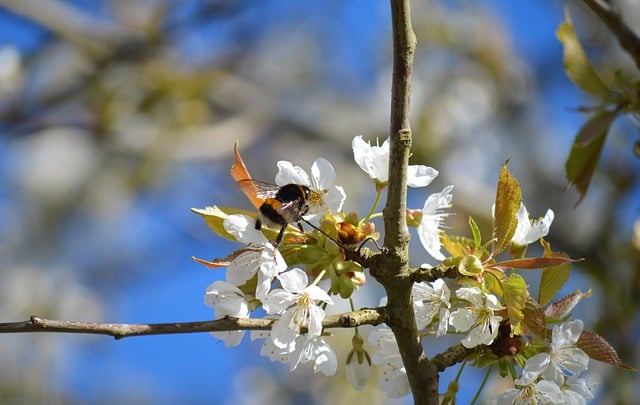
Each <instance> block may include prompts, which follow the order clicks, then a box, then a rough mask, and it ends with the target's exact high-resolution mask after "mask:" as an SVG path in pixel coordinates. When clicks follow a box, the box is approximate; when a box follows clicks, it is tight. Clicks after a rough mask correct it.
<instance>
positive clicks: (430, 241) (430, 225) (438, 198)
mask: <svg viewBox="0 0 640 405" xmlns="http://www.w3.org/2000/svg"><path fill="white" fill-rule="evenodd" d="M452 191H453V186H446V187H445V188H444V189H443V190H442V191H441V192H440V193H434V194H431V195H430V196H429V197H428V198H427V200H426V201H425V203H424V207H423V208H422V218H421V220H420V224H419V225H418V229H417V231H418V237H419V238H420V243H422V246H423V247H424V248H425V250H426V251H427V252H428V253H429V254H430V255H431V257H433V258H434V259H436V260H444V259H445V257H444V255H443V254H442V252H441V249H442V245H441V243H440V225H441V224H442V221H443V220H444V218H446V217H447V216H448V215H449V214H447V213H443V212H442V209H443V208H449V207H451V199H452V198H453V196H452V194H451V192H452Z"/></svg>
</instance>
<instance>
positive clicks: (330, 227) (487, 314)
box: [201, 136, 592, 404]
mask: <svg viewBox="0 0 640 405" xmlns="http://www.w3.org/2000/svg"><path fill="white" fill-rule="evenodd" d="M352 148H353V154H354V160H355V162H356V164H357V165H358V166H359V167H360V168H361V169H362V170H363V171H364V172H365V173H366V174H367V175H368V176H369V177H370V179H371V180H372V181H373V184H374V185H375V188H376V191H377V193H378V195H377V198H376V200H375V202H374V203H373V206H372V207H371V209H370V210H369V211H368V214H367V215H366V216H365V217H364V218H362V219H360V217H359V215H358V214H356V213H344V212H343V211H342V207H343V205H344V202H345V199H346V193H345V191H344V189H343V187H341V186H338V185H336V180H337V175H336V173H335V171H334V168H333V166H332V165H331V163H330V162H329V161H327V160H326V159H322V158H319V159H317V160H316V161H315V162H314V164H313V165H312V167H311V175H309V174H308V173H307V172H306V171H305V170H303V169H302V168H301V167H299V166H296V165H294V164H293V163H291V162H287V161H280V162H278V164H277V167H278V172H277V175H276V177H275V183H276V185H277V186H279V187H282V186H285V185H288V184H297V185H300V186H304V187H306V188H308V189H309V190H310V193H311V195H310V196H309V198H308V199H307V200H305V201H303V203H304V204H305V206H304V209H303V210H301V211H300V214H301V217H300V218H297V217H296V216H295V215H292V217H293V218H294V220H295V221H296V222H298V220H299V221H303V222H306V223H307V224H308V225H309V226H311V228H312V229H310V230H308V231H304V229H302V226H299V227H298V228H299V229H296V228H295V227H288V228H287V227H286V225H285V228H283V230H282V231H281V232H280V234H284V238H283V239H282V241H280V239H278V240H277V242H273V238H272V232H273V230H269V229H268V228H262V227H261V226H259V224H260V222H256V217H255V216H251V215H248V214H239V213H237V212H238V210H235V213H232V212H224V211H223V210H218V211H216V212H219V213H218V214H216V215H217V216H216V217H215V218H216V220H219V222H215V221H213V222H214V223H215V224H217V225H218V226H216V225H213V226H212V228H213V229H214V231H216V232H218V233H219V234H221V235H223V236H225V237H228V238H232V239H234V240H236V241H238V242H241V243H242V244H243V247H242V248H240V249H239V250H238V251H236V252H234V253H233V254H232V255H230V256H229V257H228V258H226V259H224V260H216V261H215V262H206V261H202V260H201V262H203V263H205V264H207V265H210V266H212V267H221V266H226V268H227V270H226V277H225V281H222V280H218V281H215V282H214V283H213V284H211V285H210V286H209V287H208V288H207V291H206V294H205V303H206V304H207V305H209V306H210V307H212V308H213V309H214V311H215V318H216V319H221V318H223V317H226V316H230V317H236V318H248V317H249V316H250V315H251V313H252V312H253V311H255V310H256V309H258V308H260V307H261V308H262V309H263V310H264V312H265V313H266V315H267V318H270V319H272V320H273V323H272V325H271V329H270V330H269V331H263V330H260V331H253V332H252V333H251V339H252V340H254V339H264V341H263V344H262V349H261V351H260V353H261V355H263V356H267V357H269V359H270V360H271V361H279V362H282V363H286V364H288V365H289V369H290V370H291V371H293V370H295V369H296V368H297V367H298V366H299V365H301V364H306V365H308V366H309V367H310V368H311V369H312V370H313V372H314V373H315V372H322V373H323V374H325V375H333V374H335V373H336V371H337V369H338V359H337V355H336V353H335V352H334V350H333V349H332V347H331V346H330V342H331V339H332V337H331V335H329V334H328V333H327V332H326V331H324V330H323V321H324V319H325V316H326V310H330V308H331V306H332V305H333V304H334V301H335V300H336V299H338V298H337V297H340V298H342V299H351V294H352V293H353V292H354V291H355V290H357V289H358V288H360V287H361V286H362V285H364V282H365V276H364V272H363V270H364V269H363V268H362V266H361V264H360V263H359V262H358V261H357V260H354V261H352V260H350V259H349V258H348V255H347V254H346V250H348V249H360V247H361V246H362V244H363V243H364V242H366V241H367V240H369V239H373V240H374V241H375V239H377V237H378V234H377V233H376V232H375V226H374V225H373V222H372V220H374V219H375V218H379V217H381V216H382V213H377V212H376V209H377V204H378V201H379V199H380V195H381V193H382V192H383V191H384V189H385V187H386V185H387V184H388V181H389V178H388V160H389V141H388V139H387V140H385V141H384V143H383V144H382V145H371V144H370V143H368V142H365V141H364V140H363V139H362V137H361V136H357V137H355V138H354V139H353V142H352ZM407 175H408V186H409V187H426V186H428V185H429V184H430V183H431V182H432V181H433V180H434V179H435V178H436V176H437V175H438V171H437V170H435V169H433V168H431V167H427V166H423V165H411V166H409V168H408V171H407ZM516 184H517V183H516ZM452 192H453V186H446V187H444V188H443V190H442V191H441V192H438V193H433V194H431V195H429V196H428V197H427V198H426V200H425V202H424V205H423V207H422V209H415V210H411V209H410V210H408V211H407V218H408V219H407V225H408V226H410V227H412V228H415V230H416V233H417V236H418V239H419V240H420V242H421V245H422V247H423V248H424V250H425V251H426V253H428V254H429V255H430V256H431V257H432V258H433V259H434V260H436V261H438V262H442V263H443V264H444V265H449V266H450V265H455V266H456V268H457V270H458V273H459V276H457V277H456V278H455V279H453V280H449V281H448V280H445V279H444V278H437V279H435V280H433V281H425V282H417V283H414V284H413V287H412V299H413V305H414V315H415V319H416V328H417V329H418V330H419V331H420V333H421V336H430V335H435V337H436V338H441V337H443V336H450V338H455V339H457V342H459V343H461V344H462V345H463V346H464V347H465V348H466V349H469V350H473V353H475V356H476V357H475V360H474V361H475V364H477V365H478V366H481V361H479V359H480V358H489V359H494V360H495V361H496V362H498V363H501V364H503V365H504V364H507V369H509V370H512V375H513V377H514V383H515V385H516V388H513V389H511V390H508V391H507V392H505V393H504V394H502V395H500V396H498V397H496V398H494V399H492V401H494V403H498V404H504V403H536V402H535V401H536V400H537V399H540V398H542V399H543V400H542V402H546V403H558V404H559V403H583V402H584V401H586V400H587V399H590V398H592V394H591V385H590V384H589V383H587V382H586V381H585V380H584V379H582V378H580V374H581V373H582V372H583V371H584V370H586V368H587V364H588V361H589V357H588V356H587V355H586V354H585V353H584V352H583V351H582V350H581V349H579V348H577V347H576V346H575V345H576V342H577V339H578V337H579V336H580V333H581V332H582V323H581V321H579V320H576V321H569V322H565V323H562V324H556V325H555V326H554V327H553V331H552V339H550V341H549V342H547V341H546V335H545V333H546V332H545V331H546V328H545V326H544V325H543V326H542V327H541V329H538V330H531V328H530V327H529V326H527V325H526V324H525V323H524V322H522V321H523V319H524V315H522V312H523V311H524V308H525V302H529V303H531V302H534V303H535V300H534V299H533V298H532V297H531V296H530V295H529V293H528V290H527V286H526V283H525V282H524V279H522V278H521V277H520V276H518V275H517V274H515V273H514V272H513V271H510V272H507V271H505V270H506V269H508V268H511V269H513V268H518V266H520V267H521V268H533V267H532V266H534V265H537V264H538V263H541V264H542V265H541V266H537V267H544V266H552V265H561V264H563V263H567V261H568V260H569V259H566V258H564V257H561V256H559V255H555V254H554V253H552V252H551V251H550V249H548V247H547V246H546V245H545V243H546V242H544V240H543V239H542V238H544V237H545V236H546V235H547V234H548V232H549V228H550V226H551V223H552V222H553V219H554V214H553V211H551V210H548V211H547V213H546V215H545V216H544V217H543V218H540V219H537V220H531V219H530V218H529V213H528V211H527V209H526V207H525V206H524V204H522V202H521V201H520V200H518V201H517V204H519V205H515V206H513V205H511V206H508V207H507V208H504V204H503V206H501V207H498V208H494V216H496V219H494V221H495V222H496V223H498V222H499V221H504V217H505V211H509V210H511V211H509V212H511V213H512V215H513V220H514V221H516V222H514V223H513V226H512V227H511V228H512V230H511V233H510V234H509V239H508V240H507V243H504V246H507V245H508V246H510V247H511V248H510V250H509V253H510V254H511V255H512V256H513V255H515V259H513V260H511V261H509V260H507V261H504V262H497V261H496V259H495V257H494V256H495V255H496V254H499V253H500V252H501V251H502V249H503V248H499V249H496V248H494V249H493V250H492V251H489V250H488V249H487V248H486V245H482V244H481V240H480V236H479V232H478V230H477V225H475V222H473V220H472V219H470V225H471V227H472V231H473V233H474V239H473V240H465V239H452V238H449V237H448V236H447V235H446V234H445V232H444V231H443V226H442V225H443V222H444V220H445V219H446V217H447V216H448V212H447V209H448V208H450V207H451V202H452ZM518 193H519V189H518ZM511 194H515V193H511ZM280 203H285V202H283V201H280ZM518 207H519V208H518ZM294 214H295V213H294ZM208 223H209V222H208ZM287 224H289V223H287ZM289 225H295V223H294V224H289ZM298 225H301V224H298ZM495 227H496V228H500V227H501V225H500V224H498V225H495ZM494 239H495V238H494ZM538 240H541V241H542V244H543V246H544V247H545V250H546V251H548V252H547V253H546V254H545V259H544V260H542V261H535V260H533V261H531V260H529V261H527V260H525V259H524V253H525V251H526V247H527V245H529V244H531V243H533V242H535V241H538ZM280 242H282V243H280ZM494 243H495V240H494ZM353 246H355V248H353ZM443 249H445V250H446V251H447V253H449V256H446V255H445V253H443ZM518 260H520V261H518ZM527 266H528V267H527ZM429 267H430V266H429V265H423V266H421V269H428V268H429ZM448 283H449V284H448ZM453 286H455V288H453ZM552 288H553V289H556V290H557V289H559V288H560V286H559V285H553V286H552ZM541 301H542V299H541ZM577 301H579V299H578V300H576V301H575V303H577ZM575 303H574V304H573V305H575ZM532 305H534V308H537V309H534V310H533V311H534V313H535V314H540V316H544V315H542V309H540V307H541V305H539V304H532ZM530 311H531V310H530ZM567 313H568V310H567V311H566V312H565V313H563V315H562V316H563V317H564V316H565V315H566V314H567ZM551 318H552V317H549V319H550V321H551V322H554V321H553V319H551ZM558 318H560V316H558ZM505 331H506V332H505ZM212 335H214V336H215V337H217V338H219V339H221V340H223V341H224V342H225V345H226V346H227V347H229V346H235V345H238V344H239V343H240V341H241V340H242V337H243V335H244V331H229V332H213V333H212ZM366 341H367V342H368V343H369V345H371V347H372V349H371V350H372V355H370V354H369V351H368V350H367V349H366V344H365V339H363V337H362V336H361V335H360V331H359V329H358V328H355V330H354V336H353V339H352V350H351V352H350V353H349V355H348V356H347V359H346V367H347V369H346V374H347V378H348V380H349V382H350V383H351V385H352V386H353V387H354V388H356V389H358V390H361V389H363V387H364V386H365V384H366V383H367V381H368V380H369V378H370V374H371V370H370V369H371V366H372V365H376V366H379V367H380V370H381V373H382V378H381V380H380V383H381V387H382V389H383V390H384V392H385V393H386V394H387V396H388V397H390V398H396V397H401V396H404V395H407V394H409V393H410V387H409V380H408V378H407V374H406V370H405V367H404V364H403V362H402V357H401V355H400V351H399V349H398V346H397V343H396V340H395V336H394V333H393V331H392V330H391V329H390V328H389V327H388V326H386V325H385V324H382V325H379V326H377V327H375V328H373V329H372V330H371V331H370V333H369V334H368V337H367V339H366ZM494 360H490V361H494ZM485 364H486V362H485ZM514 365H519V366H520V367H521V368H522V374H521V376H520V377H519V378H515V368H514ZM532 398H533V399H532ZM532 401H533V402H532ZM563 401H564V402H563Z"/></svg>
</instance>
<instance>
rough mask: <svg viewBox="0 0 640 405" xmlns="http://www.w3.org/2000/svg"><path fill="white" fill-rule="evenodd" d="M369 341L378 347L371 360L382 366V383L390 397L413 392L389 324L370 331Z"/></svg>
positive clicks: (383, 388)
mask: <svg viewBox="0 0 640 405" xmlns="http://www.w3.org/2000/svg"><path fill="white" fill-rule="evenodd" d="M368 340H369V343H371V344H372V345H373V347H374V348H375V349H376V350H375V352H374V353H373V355H372V356H371V360H372V361H373V363H374V364H376V365H381V366H382V376H381V378H380V385H381V386H382V390H383V391H384V392H385V394H386V395H387V397H388V398H400V397H403V396H405V395H408V394H409V393H410V392H411V387H410V386H409V379H408V378H407V371H406V369H405V368H404V363H403V362H402V357H401V356H400V351H399V350H398V344H397V342H396V338H395V336H394V335H393V332H392V331H391V329H389V327H387V326H379V327H377V328H375V329H373V330H372V331H371V333H369V337H368Z"/></svg>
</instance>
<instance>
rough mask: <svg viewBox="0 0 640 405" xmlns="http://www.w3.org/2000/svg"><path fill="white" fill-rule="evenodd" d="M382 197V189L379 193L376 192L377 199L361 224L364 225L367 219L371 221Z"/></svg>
mask: <svg viewBox="0 0 640 405" xmlns="http://www.w3.org/2000/svg"><path fill="white" fill-rule="evenodd" d="M381 197H382V191H378V194H376V199H375V200H374V201H373V205H372V206H371V209H370V210H369V213H368V214H367V216H366V217H364V218H363V219H362V221H360V224H359V225H362V224H364V223H366V222H367V221H369V220H370V219H371V217H372V216H373V214H374V213H375V211H376V208H378V204H379V203H380V198H381Z"/></svg>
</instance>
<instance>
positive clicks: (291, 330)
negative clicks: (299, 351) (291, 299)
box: [271, 309, 300, 348]
mask: <svg viewBox="0 0 640 405" xmlns="http://www.w3.org/2000/svg"><path fill="white" fill-rule="evenodd" d="M295 315H296V311H295V310H293V309H292V310H289V311H286V312H285V313H284V314H282V316H281V317H280V319H278V320H277V321H276V322H275V323H274V324H273V327H272V328H271V340H272V341H273V344H274V345H276V347H279V348H286V347H288V346H289V345H291V343H292V342H293V341H294V340H295V339H296V337H298V335H300V328H298V327H296V326H297V323H296V322H295V320H294V317H295Z"/></svg>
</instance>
